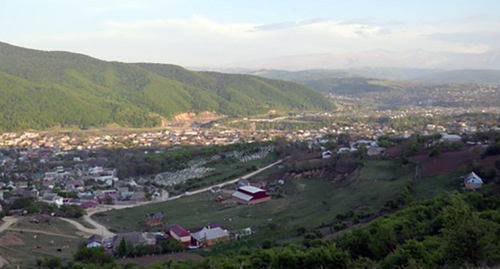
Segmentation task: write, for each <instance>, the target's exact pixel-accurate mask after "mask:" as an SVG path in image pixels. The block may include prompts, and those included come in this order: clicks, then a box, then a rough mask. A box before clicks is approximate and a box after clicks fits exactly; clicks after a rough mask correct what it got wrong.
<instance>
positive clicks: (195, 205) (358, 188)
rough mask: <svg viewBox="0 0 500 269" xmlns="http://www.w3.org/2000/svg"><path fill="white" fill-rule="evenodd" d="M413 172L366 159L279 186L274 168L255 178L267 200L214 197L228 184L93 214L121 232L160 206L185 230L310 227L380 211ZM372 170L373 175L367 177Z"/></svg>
mask: <svg viewBox="0 0 500 269" xmlns="http://www.w3.org/2000/svg"><path fill="white" fill-rule="evenodd" d="M387 168H390V169H387ZM283 169H284V168H282V170H283ZM412 172H413V170H412V169H411V167H410V166H407V167H401V166H398V165H397V164H396V163H394V162H393V161H390V160H367V161H366V162H365V165H364V166H363V167H362V168H361V169H360V172H359V176H355V177H353V178H350V179H346V180H343V181H337V182H332V180H330V179H329V178H317V177H316V178H298V179H288V180H286V182H284V184H283V185H280V184H276V181H277V178H276V177H275V176H276V175H278V174H279V173H280V171H279V170H277V171H276V172H274V173H267V174H265V175H261V176H259V177H258V180H259V183H262V184H264V185H266V186H267V187H268V189H269V190H271V191H270V194H271V195H272V199H271V200H270V201H268V202H266V203H262V204H256V205H251V206H248V205H241V204H237V203H235V202H233V201H229V200H228V202H227V203H219V202H216V199H217V198H218V197H228V196H229V195H230V194H231V193H232V192H233V191H234V190H236V188H237V186H236V185H231V186H228V187H227V188H225V189H223V190H221V191H220V192H219V193H211V192H205V193H201V194H199V195H193V196H188V197H183V198H180V199H177V200H173V201H168V202H163V203H156V204H150V205H145V206H140V207H135V208H127V209H122V210H111V211H107V212H103V213H98V214H96V215H95V219H96V220H97V221H99V222H101V223H103V224H104V225H106V226H108V227H111V228H112V229H114V230H116V231H119V232H125V231H133V230H144V229H146V226H145V225H144V222H143V220H144V215H145V214H146V213H148V212H158V211H162V212H164V220H165V223H166V225H172V224H179V225H182V226H183V227H186V228H188V229H191V228H199V227H201V226H203V225H205V224H206V223H209V222H213V221H215V222H218V223H220V224H222V225H224V226H225V227H227V228H228V229H229V230H232V231H237V230H240V229H243V228H246V227H252V229H257V230H258V229H259V227H260V228H262V227H266V226H268V225H269V224H271V223H274V224H278V225H280V226H283V227H284V228H287V229H291V230H294V229H296V228H297V227H307V228H309V229H313V228H316V227H318V225H321V224H322V223H323V224H326V223H330V222H331V221H332V219H333V218H334V217H335V216H336V215H337V214H339V213H344V212H346V211H349V210H357V209H358V210H363V211H364V212H372V213H374V212H378V211H379V210H380V209H381V208H382V207H383V205H384V204H385V203H386V202H387V201H388V200H390V199H394V198H395V197H397V195H398V194H399V193H400V192H401V190H402V189H403V188H404V187H405V186H406V185H408V183H410V182H411V180H412ZM281 173H283V171H281ZM370 174H371V175H372V176H371V177H368V175H370Z"/></svg>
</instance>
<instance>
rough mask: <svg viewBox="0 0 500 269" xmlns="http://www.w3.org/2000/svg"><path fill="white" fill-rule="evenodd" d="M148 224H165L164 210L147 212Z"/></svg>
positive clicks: (151, 225)
mask: <svg viewBox="0 0 500 269" xmlns="http://www.w3.org/2000/svg"><path fill="white" fill-rule="evenodd" d="M146 225H148V226H149V227H153V226H158V225H163V212H156V213H150V214H146Z"/></svg>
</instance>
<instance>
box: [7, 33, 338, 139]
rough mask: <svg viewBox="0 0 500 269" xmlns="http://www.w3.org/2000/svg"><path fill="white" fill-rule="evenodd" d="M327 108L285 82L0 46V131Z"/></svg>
mask: <svg viewBox="0 0 500 269" xmlns="http://www.w3.org/2000/svg"><path fill="white" fill-rule="evenodd" d="M332 107H333V104H332V103H330V101H328V100H327V99H326V98H324V97H323V96H322V95H321V94H319V93H317V92H315V91H313V90H311V89H309V88H307V87H305V86H302V85H299V84H296V83H292V82H285V81H279V80H274V79H266V78H260V77H256V76H250V75H229V74H221V73H213V72H193V71H189V70H186V69H184V68H182V67H179V66H174V65H164V64H146V63H139V64H131V63H119V62H106V61H101V60H98V59H94V58H91V57H88V56H85V55H80V54H74V53H69V52H45V51H37V50H30V49H24V48H20V47H15V46H12V45H9V44H5V43H0V131H16V130H23V129H44V128H48V127H52V126H79V127H81V128H86V127H89V126H103V125H106V124H109V123H118V124H120V125H122V126H132V127H150V126H157V125H159V124H160V122H161V119H160V116H162V117H166V118H169V117H172V116H174V115H176V114H179V113H183V112H202V111H214V112H217V113H219V114H224V115H228V116H248V115H254V114H260V113H266V112H268V111H269V110H271V109H274V110H282V111H287V110H330V109H332Z"/></svg>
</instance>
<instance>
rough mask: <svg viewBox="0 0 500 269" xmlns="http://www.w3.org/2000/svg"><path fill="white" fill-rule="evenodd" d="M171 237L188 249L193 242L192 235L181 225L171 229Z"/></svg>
mask: <svg viewBox="0 0 500 269" xmlns="http://www.w3.org/2000/svg"><path fill="white" fill-rule="evenodd" d="M170 235H171V236H172V237H173V238H174V239H175V240H177V241H179V242H181V244H183V245H184V246H186V247H187V246H189V244H190V242H191V235H190V234H189V233H188V232H187V231H186V230H184V228H182V227H181V226H179V225H174V226H172V227H170Z"/></svg>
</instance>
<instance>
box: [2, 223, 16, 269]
mask: <svg viewBox="0 0 500 269" xmlns="http://www.w3.org/2000/svg"><path fill="white" fill-rule="evenodd" d="M2 220H3V223H2V225H0V233H2V232H4V231H5V230H7V229H9V227H10V226H11V225H12V224H14V223H16V222H17V218H14V217H4V218H3V219H2ZM7 264H9V261H7V260H6V259H5V258H4V257H2V256H0V268H3V267H4V266H5V265H7Z"/></svg>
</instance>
